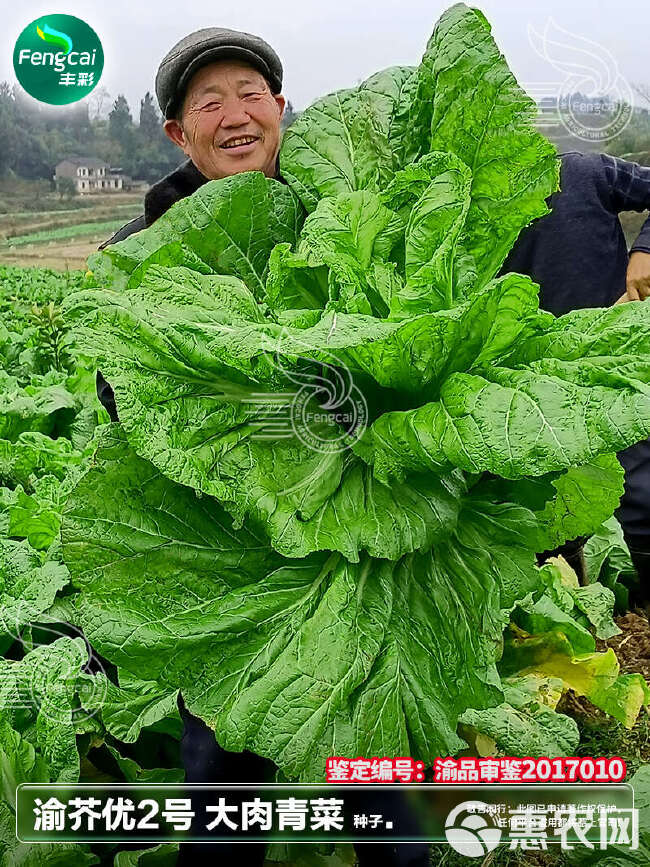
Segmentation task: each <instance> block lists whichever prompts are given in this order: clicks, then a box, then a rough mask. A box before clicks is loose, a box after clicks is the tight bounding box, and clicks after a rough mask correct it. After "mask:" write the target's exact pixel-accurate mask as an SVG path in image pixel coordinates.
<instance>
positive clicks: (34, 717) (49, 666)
mask: <svg viewBox="0 0 650 867" xmlns="http://www.w3.org/2000/svg"><path fill="white" fill-rule="evenodd" d="M87 660H88V654H87V652H86V646H85V643H84V641H83V640H82V639H80V638H77V639H71V638H59V639H57V640H56V641H54V642H53V643H52V644H47V645H42V646H39V647H37V648H35V649H34V650H32V651H30V652H29V653H28V654H27V655H26V656H25V657H23V659H22V660H20V661H19V662H14V661H12V660H6V659H0V718H4V719H5V720H6V722H7V723H8V724H9V725H11V726H12V727H13V728H15V729H16V730H18V731H19V732H21V733H22V734H24V736H25V737H26V738H28V740H30V742H31V743H32V744H33V746H34V747H35V749H36V751H37V752H38V753H39V754H40V755H41V756H42V758H43V760H44V761H45V762H46V766H47V769H48V773H49V778H50V780H51V781H52V782H76V781H77V780H78V778H79V754H78V752H77V745H76V738H75V726H74V711H75V706H76V699H75V686H76V682H77V677H78V675H79V670H80V669H81V666H82V665H84V664H85V663H86V662H87Z"/></svg>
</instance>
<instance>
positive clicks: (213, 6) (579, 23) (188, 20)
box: [0, 0, 650, 117]
mask: <svg viewBox="0 0 650 867" xmlns="http://www.w3.org/2000/svg"><path fill="white" fill-rule="evenodd" d="M449 5H451V4H450V3H448V2H439V0H267V2H263V0H247V2H244V3H242V0H219V2H214V0H109V2H106V0H102V2H96V0H63V2H56V3H53V2H52V0H25V2H22V3H19V2H10V0H3V2H2V29H1V31H0V32H1V34H2V35H1V36H0V44H1V45H2V51H1V52H0V80H9V81H11V82H14V81H15V76H14V73H13V68H12V53H13V46H14V43H15V41H16V38H17V37H18V34H19V33H20V32H21V30H22V29H23V28H24V27H25V26H26V25H27V24H28V23H29V22H30V21H32V20H33V19H34V18H37V17H39V16H40V15H45V14H47V13H53V12H64V13H68V14H71V15H77V16H78V17H80V18H83V19H84V20H85V21H86V22H87V23H88V24H90V25H91V26H92V27H93V28H94V29H95V31H96V32H97V34H98V35H99V37H100V39H101V40H102V43H103V45H104V52H105V67H104V74H103V76H102V82H101V83H102V84H103V85H104V86H105V87H107V88H108V90H109V91H110V93H111V95H112V96H113V97H115V96H116V95H117V94H118V93H125V94H126V97H127V99H128V100H129V103H130V105H131V108H132V110H133V112H134V115H135V116H136V117H137V109H138V107H139V100H140V98H141V97H142V95H143V93H144V92H145V91H146V90H147V89H150V90H152V91H153V82H154V76H155V72H156V69H157V66H158V63H159V62H160V60H161V58H162V57H163V55H164V54H165V53H166V51H167V50H168V49H169V48H170V47H171V46H172V45H173V44H174V43H175V42H176V41H177V40H178V39H180V38H181V37H182V36H185V35H186V34H187V33H189V32H191V31H192V30H197V29H199V28H201V27H208V26H215V25H217V26H224V27H231V28H234V29H238V30H247V31H249V32H253V33H256V34H258V35H260V36H262V37H263V38H264V39H266V40H267V41H268V42H270V43H271V45H272V46H273V47H274V48H275V50H276V51H277V52H278V54H279V55H280V57H281V58H282V61H283V64H284V69H285V77H284V89H283V92H284V94H285V96H286V97H287V98H288V99H290V100H291V101H292V102H293V104H294V106H295V107H296V108H305V107H306V106H307V105H309V104H310V103H311V102H312V101H313V100H314V99H316V98H317V97H318V96H321V95H323V94H325V93H328V92H330V91H332V90H336V89H338V88H342V87H349V86H351V85H354V84H356V83H357V82H358V81H359V80H361V79H363V78H365V77H367V76H368V75H370V74H372V73H373V72H376V71H377V70H379V69H382V68H384V67H386V66H391V65H393V64H415V63H418V62H419V59H420V56H421V54H422V51H423V49H424V47H425V44H426V41H427V39H428V37H429V35H430V34H431V31H432V29H433V25H434V23H435V21H436V19H437V18H438V16H439V15H440V13H441V12H442V11H443V10H444V9H445V8H446V7H447V6H449ZM472 5H477V6H479V8H481V9H482V10H483V12H485V14H486V15H487V17H488V19H489V20H490V21H491V23H492V27H493V33H494V36H495V38H496V40H497V42H498V44H499V46H500V48H501V50H502V51H503V52H504V54H505V55H506V58H507V59H508V62H509V63H510V66H511V68H512V69H513V71H514V72H515V74H516V75H517V77H518V79H519V81H520V83H521V84H522V85H523V86H525V87H527V89H528V90H529V91H531V92H532V91H534V90H535V89H537V90H538V91H539V93H540V94H541V93H543V92H544V90H545V89H546V90H548V89H549V86H551V89H552V85H553V83H554V82H561V81H562V80H563V79H565V78H566V72H563V71H562V70H563V69H567V68H569V66H567V64H569V65H570V64H571V63H572V62H573V61H578V65H579V66H580V62H581V61H584V59H585V58H587V65H591V66H593V68H594V69H595V70H597V73H598V75H600V76H602V77H603V80H604V79H606V78H607V76H609V75H612V73H615V72H616V66H618V72H619V73H620V75H621V76H622V77H623V78H624V79H626V80H627V81H630V82H638V81H641V82H647V83H650V26H649V25H650V3H649V2H648V0H601V2H598V0H546V2H540V0H482V2H479V3H475V4H472ZM550 19H553V22H554V24H552V25H551V24H550ZM545 28H549V29H547V34H550V38H551V41H552V42H555V43H556V47H555V49H553V47H552V46H551V53H552V54H554V56H555V57H556V59H558V58H559V55H560V54H561V55H562V57H561V58H559V61H560V62H559V65H558V64H557V63H556V64H555V65H553V64H552V63H551V62H549V61H548V60H546V59H544V58H543V57H541V56H539V53H538V52H536V50H535V49H534V48H533V46H532V45H531V37H530V36H529V31H530V30H531V29H532V30H533V31H535V32H536V33H538V34H543V33H544V30H545ZM558 28H559V29H558ZM585 40H588V41H585ZM533 42H535V39H534V38H533ZM537 42H538V46H539V40H537ZM558 43H560V44H561V47H558ZM573 52H577V54H575V56H573ZM589 58H591V60H589ZM562 64H564V65H562ZM582 65H584V63H583V64H582ZM533 95H534V94H533Z"/></svg>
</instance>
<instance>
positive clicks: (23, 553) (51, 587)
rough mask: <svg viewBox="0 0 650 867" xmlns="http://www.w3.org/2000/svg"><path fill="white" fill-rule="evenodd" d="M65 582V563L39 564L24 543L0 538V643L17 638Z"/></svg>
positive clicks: (27, 545)
mask: <svg viewBox="0 0 650 867" xmlns="http://www.w3.org/2000/svg"><path fill="white" fill-rule="evenodd" d="M67 583H68V570H67V569H66V567H65V566H63V565H62V564H59V563H54V562H46V563H44V564H42V563H41V559H40V557H39V556H38V554H37V553H36V551H34V550H33V549H32V548H31V547H30V545H29V544H28V543H27V542H17V541H13V540H11V539H2V538H0V643H1V642H3V640H8V641H12V640H14V639H16V638H18V636H19V635H20V632H21V630H22V628H23V626H25V625H26V624H27V623H29V622H30V621H31V620H34V619H36V617H37V616H38V615H39V614H41V613H43V612H44V611H46V610H47V609H48V608H49V607H50V605H51V604H52V602H53V601H54V597H55V596H56V594H57V593H58V591H59V590H61V589H63V587H65V585H66V584H67Z"/></svg>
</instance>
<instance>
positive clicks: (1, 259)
mask: <svg viewBox="0 0 650 867" xmlns="http://www.w3.org/2000/svg"><path fill="white" fill-rule="evenodd" d="M125 222H126V220H125ZM105 240H106V234H105V233H104V234H103V235H97V237H95V236H92V235H91V236H90V237H89V236H86V237H84V238H80V239H79V240H76V241H75V240H71V241H57V242H56V244H54V243H52V244H26V245H25V246H24V247H16V248H14V249H13V250H11V251H10V250H3V251H2V252H1V253H0V265H20V266H21V267H23V268H30V267H31V268H54V269H56V270H57V271H70V270H73V269H75V268H81V269H85V268H86V259H87V258H88V256H90V254H91V253H96V252H97V247H98V246H99V245H100V244H101V243H102V241H105Z"/></svg>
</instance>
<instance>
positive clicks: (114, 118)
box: [108, 93, 134, 152]
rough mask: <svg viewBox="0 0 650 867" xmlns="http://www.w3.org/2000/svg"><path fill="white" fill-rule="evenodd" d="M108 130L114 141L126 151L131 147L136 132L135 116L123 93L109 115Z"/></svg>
mask: <svg viewBox="0 0 650 867" xmlns="http://www.w3.org/2000/svg"><path fill="white" fill-rule="evenodd" d="M108 130H109V135H110V137H111V138H112V139H113V141H116V142H118V143H119V144H120V145H121V146H122V149H123V150H124V151H125V152H127V151H129V150H130V149H131V146H132V143H133V132H134V128H133V118H132V117H131V111H130V109H129V104H128V102H127V101H126V97H125V96H124V94H122V93H120V94H119V96H118V97H117V99H116V100H115V102H114V103H113V109H112V111H111V113H110V114H109V115H108Z"/></svg>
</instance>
